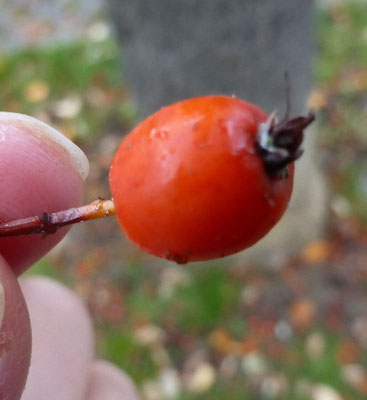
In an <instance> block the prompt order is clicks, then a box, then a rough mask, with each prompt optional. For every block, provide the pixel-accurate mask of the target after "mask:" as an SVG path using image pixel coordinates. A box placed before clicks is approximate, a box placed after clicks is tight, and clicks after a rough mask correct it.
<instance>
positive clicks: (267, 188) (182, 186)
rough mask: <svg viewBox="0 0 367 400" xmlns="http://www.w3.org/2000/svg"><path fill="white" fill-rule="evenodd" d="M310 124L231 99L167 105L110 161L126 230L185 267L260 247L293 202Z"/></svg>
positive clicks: (150, 249)
mask: <svg viewBox="0 0 367 400" xmlns="http://www.w3.org/2000/svg"><path fill="white" fill-rule="evenodd" d="M312 120H313V115H311V114H310V116H308V117H307V118H303V117H299V118H295V119H293V120H290V121H288V120H284V121H283V122H281V123H278V124H277V123H275V119H274V118H273V117H268V115H267V114H265V112H264V111H262V110H261V109H260V108H258V107H256V106H254V105H252V104H250V103H247V102H245V101H242V100H239V99H236V98H233V97H227V96H205V97H198V98H194V99H190V100H185V101H182V102H179V103H176V104H173V105H171V106H168V107H165V108H162V109H161V110H160V111H158V112H157V113H155V114H153V115H152V116H150V117H148V118H147V119H146V120H144V121H143V122H142V123H140V124H139V125H138V126H137V127H136V128H135V129H134V130H133V131H132V132H131V133H130V134H129V135H128V136H127V137H126V138H125V140H124V141H123V142H122V144H121V146H120V148H119V149H118V151H117V153H116V155H115V157H114V160H113V163H112V167H111V171H110V186H111V191H112V195H113V198H114V202H115V207H116V212H117V216H118V220H119V222H120V224H121V226H122V229H123V230H124V232H125V233H126V235H127V236H128V237H129V238H130V239H131V240H132V241H133V242H134V243H136V244H137V245H138V246H139V247H140V248H142V249H143V250H145V251H147V252H149V253H151V254H154V255H156V256H159V257H163V258H167V259H171V260H174V261H176V262H178V263H186V262H188V261H199V260H208V259H213V258H217V257H223V256H226V255H229V254H233V253H236V252H238V251H240V250H243V249H245V248H247V247H249V246H251V245H253V244H254V243H256V242H257V241H258V240H259V239H261V238H262V237H263V236H264V235H266V233H268V232H269V230H270V229H271V228H272V227H273V226H274V225H275V224H276V223H277V221H278V220H279V219H280V217H281V216H282V215H283V213H284V211H285V210H286V208H287V204H288V202H289V199H290V197H291V193H292V186H293V172H294V167H293V164H292V161H293V160H294V159H296V158H297V157H298V156H299V155H300V151H299V144H300V142H301V140H302V137H301V136H302V131H303V128H305V127H306V126H307V125H308V124H309V123H310V122H311V121H312ZM292 123H293V125H292ZM289 130H292V134H290V133H289V132H288V131H289ZM288 164H290V165H288Z"/></svg>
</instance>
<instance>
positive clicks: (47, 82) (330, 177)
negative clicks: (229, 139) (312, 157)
mask: <svg viewBox="0 0 367 400" xmlns="http://www.w3.org/2000/svg"><path fill="white" fill-rule="evenodd" d="M0 8H1V14H0V39H1V40H0V109H1V110H4V111H13V112H21V113H26V114H29V115H32V116H35V117H37V118H40V119H41V120H43V121H45V122H48V123H49V124H51V125H53V126H54V127H56V128H58V129H59V130H60V131H62V132H63V133H64V134H65V135H66V136H67V137H69V138H70V139H71V140H73V141H74V142H76V143H77V144H78V145H79V146H80V147H82V149H83V150H84V151H85V152H86V154H87V156H88V158H89V160H90V162H91V173H90V176H89V178H88V180H87V182H86V201H92V200H94V199H96V198H97V197H105V198H108V197H109V196H110V194H109V189H108V170H109V165H110V162H111V159H112V156H113V153H114V151H115V150H116V148H117V147H118V145H119V143H120V142H121V139H122V137H123V135H124V134H126V133H127V132H128V131H129V130H130V129H131V128H132V127H133V126H134V124H135V123H136V121H137V120H138V119H137V115H138V111H137V107H136V103H135V101H134V100H133V95H132V92H131V90H129V89H128V86H129V85H127V84H126V79H124V70H125V67H127V65H126V64H127V63H128V62H129V60H128V59H124V53H123V52H122V54H121V50H120V45H119V43H118V40H117V37H116V35H115V34H114V28H113V26H112V24H111V20H110V18H109V17H108V15H109V14H108V11H107V9H106V4H105V3H103V2H102V0H84V1H83V0H58V1H53V0H28V1H26V0H17V1H13V2H8V1H7V0H0ZM315 37H316V44H317V50H316V52H315V57H313V61H312V73H313V84H312V87H311V88H310V89H311V90H310V94H309V96H308V106H309V107H311V108H313V109H315V110H316V111H317V115H318V127H317V142H318V147H317V150H316V151H317V158H318V159H319V160H320V161H321V166H322V171H323V172H324V174H325V176H326V180H327V182H328V186H329V198H328V201H327V204H326V206H325V208H326V210H325V211H326V213H327V220H326V223H325V226H326V228H325V234H324V235H323V236H322V238H321V239H317V240H312V241H308V242H307V244H305V245H304V246H303V247H302V248H300V249H297V251H293V252H292V253H291V254H288V255H287V257H281V258H279V257H276V254H274V257H268V256H267V257H263V258H259V259H256V261H254V260H246V258H244V259H241V258H240V259H238V258H229V259H224V260H219V261H215V262H208V263H196V264H192V265H188V266H185V267H181V266H176V265H174V264H172V263H169V262H166V261H162V260H158V259H154V258H152V257H150V256H147V255H145V254H142V253H141V252H140V251H139V250H137V249H136V248H135V247H133V246H132V245H131V244H129V243H128V242H127V241H126V240H125V239H124V237H123V235H122V233H121V232H120V231H119V228H118V226H117V222H116V221H115V220H114V219H112V218H111V219H106V220H103V221H96V222H89V223H87V224H84V225H80V226H76V227H74V228H73V230H72V231H71V233H70V234H69V235H68V237H67V238H66V239H65V240H64V241H63V242H62V243H61V244H60V245H59V246H58V247H57V248H56V249H55V250H53V252H52V253H51V254H50V255H49V256H47V257H46V258H45V259H43V260H41V261H40V262H39V263H38V264H37V265H36V266H35V267H34V268H33V269H32V271H30V272H29V273H28V274H44V275H47V276H51V277H53V278H55V279H58V280H60V281H62V282H64V283H65V284H67V285H68V286H69V287H71V288H72V289H73V290H75V292H77V293H78V294H79V295H80V296H81V297H82V298H83V299H84V301H85V303H86V304H87V306H88V308H89V309H90V312H91V313H92V316H93V319H94V323H95V329H96V334H97V346H98V349H97V351H98V354H99V355H100V356H101V357H104V358H107V359H108V360H110V361H112V362H114V363H115V364H117V365H118V366H120V367H121V368H123V369H124V370H125V371H127V373H128V374H130V375H131V376H132V377H133V379H134V380H135V382H136V383H137V384H138V386H139V388H140V391H141V393H142V397H143V399H144V400H158V399H159V400H165V399H177V400H204V399H205V400H206V399H211V400H215V399H218V400H219V399H228V400H240V399H241V400H247V399H248V400H255V399H282V400H288V399H289V400H309V399H312V400H342V399H343V400H347V399H348V400H359V399H361V400H362V399H365V398H366V397H367V200H366V199H367V1H365V0H361V1H336V0H334V1H331V0H330V1H319V2H317V4H316V23H315ZM127 70H128V67H127ZM281 97H282V95H280V98H281ZM267 111H272V110H267ZM299 224H300V225H301V226H302V224H304V225H307V224H308V222H307V221H305V220H303V221H302V220H300V221H299ZM284 246H286V244H284Z"/></svg>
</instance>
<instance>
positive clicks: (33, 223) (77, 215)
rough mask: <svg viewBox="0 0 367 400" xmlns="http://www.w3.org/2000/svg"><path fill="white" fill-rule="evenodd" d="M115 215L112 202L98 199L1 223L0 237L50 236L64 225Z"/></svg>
mask: <svg viewBox="0 0 367 400" xmlns="http://www.w3.org/2000/svg"><path fill="white" fill-rule="evenodd" d="M115 213H116V212H115V205H114V204H113V201H112V200H103V199H98V200H95V201H93V202H92V203H90V204H87V205H84V206H81V207H75V208H70V209H68V210H63V211H58V212H54V213H43V214H41V215H40V216H35V217H27V218H21V219H16V220H13V221H7V222H2V223H0V237H7V236H20V235H31V234H35V233H41V234H51V233H55V232H56V231H57V230H58V229H59V228H61V227H63V226H66V225H71V224H76V223H78V222H82V221H88V220H90V219H97V218H105V217H110V216H112V215H115Z"/></svg>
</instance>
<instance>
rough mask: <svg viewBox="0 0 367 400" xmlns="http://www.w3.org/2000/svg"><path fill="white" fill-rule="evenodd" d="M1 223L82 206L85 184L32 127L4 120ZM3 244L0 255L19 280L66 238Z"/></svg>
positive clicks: (63, 153) (0, 124)
mask: <svg viewBox="0 0 367 400" xmlns="http://www.w3.org/2000/svg"><path fill="white" fill-rule="evenodd" d="M0 160H1V171H0V221H9V220H13V219H17V218H23V217H28V216H34V215H41V214H42V213H44V212H48V213H49V212H53V211H60V210H62V209H67V208H70V207H75V206H78V205H80V203H81V199H82V188H83V180H82V177H81V175H80V173H79V172H78V171H77V169H76V168H75V165H73V163H72V162H71V161H70V156H69V154H68V152H67V150H66V149H65V148H64V147H62V146H60V145H59V144H57V143H55V142H53V141H52V140H50V139H49V138H45V137H41V136H40V135H39V131H37V129H35V127H34V126H31V127H27V126H26V125H19V124H17V122H14V121H3V120H1V119H0ZM66 232H67V228H63V229H60V230H59V231H58V232H57V233H56V234H52V235H48V236H44V235H28V236H18V237H11V238H1V239H0V254H1V255H2V256H3V257H4V258H5V260H6V261H7V263H8V264H9V265H10V266H11V267H12V268H13V270H14V272H15V273H16V274H17V275H19V274H20V273H22V272H23V271H24V270H26V269H27V268H28V267H29V266H31V265H32V264H33V263H34V262H35V261H37V260H38V259H39V258H40V257H42V256H43V255H44V254H45V253H46V252H47V251H49V250H50V249H51V248H52V247H54V246H55V245H56V244H57V243H58V242H59V241H60V240H61V239H62V237H63V236H64V235H65V234H66Z"/></svg>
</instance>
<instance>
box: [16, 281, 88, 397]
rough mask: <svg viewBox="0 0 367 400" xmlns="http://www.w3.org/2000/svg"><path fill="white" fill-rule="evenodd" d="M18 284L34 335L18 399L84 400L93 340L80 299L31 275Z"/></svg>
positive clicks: (53, 283)
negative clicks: (26, 376)
mask: <svg viewBox="0 0 367 400" xmlns="http://www.w3.org/2000/svg"><path fill="white" fill-rule="evenodd" d="M21 286H22V290H23V293H24V297H25V299H26V302H27V306H28V310H29V315H30V319H31V327H32V335H33V341H32V358H31V367H30V370H29V376H28V381H27V383H26V387H25V391H24V394H23V397H22V400H41V399H47V400H51V399H52V400H66V399H68V400H69V399H70V400H84V398H85V394H86V391H87V385H88V378H89V376H88V375H89V367H90V365H91V363H92V361H93V358H94V350H93V349H94V340H93V333H92V326H91V321H90V317H89V315H88V313H87V311H86V309H85V307H84V305H83V303H82V302H81V301H80V299H78V297H76V295H75V294H74V293H73V292H72V291H71V290H69V289H68V288H66V287H65V286H63V285H61V284H59V283H57V282H55V281H52V280H50V279H48V278H29V279H26V280H24V281H23V282H22V283H21Z"/></svg>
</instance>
